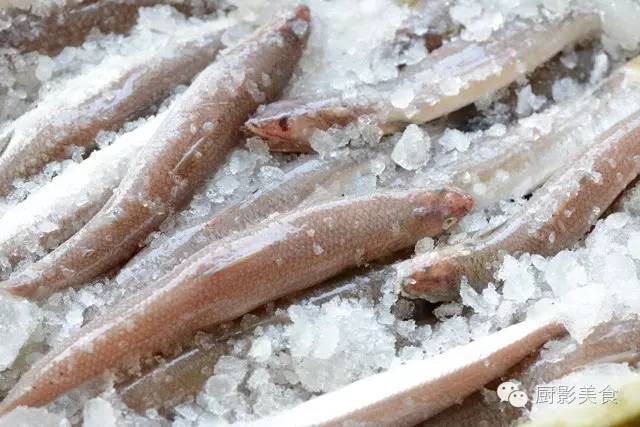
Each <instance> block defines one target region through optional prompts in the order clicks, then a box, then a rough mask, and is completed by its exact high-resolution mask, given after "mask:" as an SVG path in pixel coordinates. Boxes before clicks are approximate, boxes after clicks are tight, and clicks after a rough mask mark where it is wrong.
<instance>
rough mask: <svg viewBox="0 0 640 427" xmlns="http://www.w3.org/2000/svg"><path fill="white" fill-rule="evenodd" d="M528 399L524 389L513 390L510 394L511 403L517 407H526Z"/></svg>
mask: <svg viewBox="0 0 640 427" xmlns="http://www.w3.org/2000/svg"><path fill="white" fill-rule="evenodd" d="M528 401H529V398H528V397H527V394H526V393H525V392H524V391H522V390H516V391H512V392H511V394H510V395H509V403H511V406H515V407H516V408H524V406H525V405H526V404H527V402H528Z"/></svg>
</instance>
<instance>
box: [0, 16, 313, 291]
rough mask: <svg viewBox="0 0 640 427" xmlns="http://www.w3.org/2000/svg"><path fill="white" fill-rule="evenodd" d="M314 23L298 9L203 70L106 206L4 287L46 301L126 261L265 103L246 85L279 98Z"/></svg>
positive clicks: (188, 194) (217, 161) (218, 161)
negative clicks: (301, 25) (266, 81)
mask: <svg viewBox="0 0 640 427" xmlns="http://www.w3.org/2000/svg"><path fill="white" fill-rule="evenodd" d="M308 21H309V12H308V10H307V9H304V8H300V9H297V12H296V14H294V15H291V16H289V15H288V16H287V17H282V18H279V19H277V20H276V21H274V22H273V23H272V24H271V25H269V26H265V27H263V28H262V29H260V30H258V31H257V32H256V33H255V34H254V35H253V37H252V38H250V39H247V40H246V41H245V42H243V43H241V44H240V45H238V46H236V47H235V48H233V49H231V50H229V51H227V52H226V53H225V54H223V55H221V57H220V58H219V59H218V60H217V61H216V62H215V63H213V64H211V65H210V66H209V67H207V68H206V69H205V70H204V71H203V72H202V73H200V75H199V76H198V77H197V78H196V80H195V81H194V82H193V83H192V84H191V86H190V87H189V88H188V89H187V91H186V92H185V93H184V94H183V95H182V96H181V97H180V99H179V101H177V102H176V103H175V104H174V105H173V106H172V107H171V109H170V110H169V112H168V113H167V116H166V117H165V119H164V120H163V121H162V123H161V124H160V125H159V128H158V129H157V130H156V132H155V133H154V135H153V136H152V137H151V138H150V140H149V141H148V142H147V144H146V145H145V146H144V148H143V150H142V151H141V152H140V154H139V156H138V157H137V159H136V160H135V161H134V162H133V164H132V165H131V167H130V170H129V172H128V173H127V174H126V175H125V176H124V178H123V180H122V182H121V183H120V185H119V186H118V188H117V189H116V190H115V192H114V194H113V196H112V197H111V198H110V199H109V201H108V202H107V203H106V204H105V206H104V207H103V208H102V209H101V210H100V211H99V212H98V213H97V214H96V215H95V216H94V217H93V218H92V219H91V220H90V221H89V222H88V223H87V224H86V225H85V226H84V227H83V228H82V229H81V230H80V231H78V232H77V233H76V234H75V235H74V236H73V237H71V238H70V239H69V240H67V241H66V242H65V243H64V244H62V245H61V246H59V247H58V248H57V249H56V250H54V251H53V252H51V253H50V254H49V255H47V256H46V257H44V258H42V259H41V260H40V261H38V262H37V263H35V264H33V265H32V266H30V267H29V268H27V269H26V270H24V271H21V272H19V273H17V274H14V275H13V276H12V277H10V278H9V280H7V281H5V282H4V284H2V287H3V288H4V289H6V290H8V291H10V292H11V293H13V294H16V295H20V296H34V295H35V296H43V295H47V294H50V293H51V292H55V291H56V290H59V289H62V288H65V287H68V286H74V285H80V284H82V283H84V282H86V281H87V280H90V279H92V278H94V277H96V276H97V275H99V274H101V273H104V272H106V271H107V270H109V269H110V268H113V267H117V266H119V265H120V264H122V263H123V262H125V261H127V260H128V259H129V258H130V257H131V256H132V255H133V254H134V253H135V252H136V251H137V250H139V249H140V247H141V246H142V245H143V241H144V240H145V239H146V237H147V236H148V234H149V233H151V232H153V231H155V230H156V228H157V227H158V226H159V225H160V223H161V222H162V221H163V220H164V219H165V218H167V216H169V215H170V214H171V213H172V212H175V211H176V210H178V209H180V208H181V207H183V206H184V205H185V204H186V203H187V202H188V201H189V200H190V198H191V196H192V194H193V192H194V191H195V190H196V189H197V188H198V187H199V186H200V185H201V184H202V182H203V181H204V179H205V178H206V177H207V176H209V175H211V174H212V173H214V172H215V171H216V169H217V168H218V167H219V166H220V164H221V163H222V162H223V161H224V159H225V158H226V156H227V154H228V152H229V151H230V150H231V149H232V148H233V147H234V146H235V145H236V143H237V142H238V141H239V138H238V136H239V135H238V130H239V128H240V126H241V125H242V123H243V122H244V121H245V120H246V118H247V117H248V116H249V115H250V114H251V113H252V112H253V111H255V109H256V108H257V106H258V105H259V103H260V102H259V101H257V100H256V99H255V98H254V96H253V95H252V93H251V91H250V90H249V89H248V85H250V84H255V85H257V87H258V88H259V90H261V91H262V92H263V93H264V95H265V97H266V98H267V99H274V98H275V97H276V96H278V95H279V93H280V91H281V90H282V89H283V88H284V86H285V85H286V84H287V82H288V80H289V78H290V76H291V73H292V72H293V68H294V67H295V64H296V63H297V60H298V59H299V58H300V55H301V54H302V50H303V46H304V44H305V43H306V39H307V37H308V34H309V27H308V26H307V27H306V28H305V29H304V31H302V32H300V31H299V35H298V34H297V33H296V32H295V31H294V25H295V24H296V23H300V22H308ZM283 58H287V59H288V60H286V61H285V60H283ZM283 64H284V65H283ZM262 73H266V74H269V75H270V77H271V79H270V80H271V81H270V82H269V84H267V85H263V84H262V83H261V81H262ZM202 141H205V142H204V143H203V142H202ZM196 146H197V149H195V150H194V147H196Z"/></svg>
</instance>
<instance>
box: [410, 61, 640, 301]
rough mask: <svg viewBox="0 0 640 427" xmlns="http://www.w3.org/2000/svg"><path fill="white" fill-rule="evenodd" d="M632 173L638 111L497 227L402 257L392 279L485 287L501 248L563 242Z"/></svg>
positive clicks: (434, 291)
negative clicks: (471, 237) (465, 281)
mask: <svg viewBox="0 0 640 427" xmlns="http://www.w3.org/2000/svg"><path fill="white" fill-rule="evenodd" d="M636 66H637V65H636ZM638 173H640V111H638V112H636V113H634V114H631V115H630V116H629V117H628V118H626V119H625V120H622V121H621V122H619V123H618V124H617V125H615V126H613V127H612V128H611V129H609V130H608V131H607V132H605V133H604V134H603V135H601V136H600V137H599V138H598V140H597V141H596V142H595V143H594V144H593V145H592V146H591V147H589V148H588V149H587V150H586V151H585V152H584V153H583V154H582V155H581V156H579V157H578V158H577V159H574V160H573V161H572V162H571V163H570V164H568V165H567V166H566V167H565V169H564V170H560V171H558V172H557V173H556V174H555V175H554V176H552V177H551V178H550V179H549V181H547V182H546V183H545V184H544V186H543V187H542V188H540V189H539V190H537V191H536V192H535V193H534V195H533V197H532V198H531V199H530V200H529V202H527V204H526V205H525V206H524V207H523V209H522V211H521V212H520V213H518V214H516V215H514V216H513V217H512V218H510V219H509V220H508V221H507V222H506V223H504V224H502V225H501V226H499V227H498V228H497V229H496V230H494V231H491V232H489V233H487V234H486V235H484V236H481V237H480V238H478V239H476V240H472V241H467V242H462V243H459V244H456V245H453V246H447V247H444V248H442V249H438V250H436V251H434V252H431V253H428V254H424V255H420V256H417V257H415V258H413V259H411V260H408V261H406V262H404V263H402V264H401V265H400V266H399V267H398V279H399V285H400V287H401V290H402V292H403V294H405V295H406V296H408V297H410V298H423V299H427V300H429V301H432V302H436V301H450V300H452V299H455V298H457V297H458V295H459V285H460V282H461V280H462V279H463V278H466V279H467V280H468V282H469V284H470V285H471V286H472V287H473V288H475V289H476V290H477V291H481V290H482V289H484V287H485V286H486V285H487V283H489V282H490V281H492V280H493V274H494V273H495V272H496V271H497V269H498V268H499V266H500V265H501V263H502V259H503V258H504V256H505V255H506V254H511V255H513V256H516V257H517V256H519V255H521V254H523V253H531V254H540V255H543V256H551V255H555V254H556V253H558V252H559V251H561V250H563V249H567V248H570V247H571V246H572V245H574V244H575V243H577V242H578V241H579V240H580V239H581V238H582V237H583V236H584V235H585V233H587V232H588V231H589V229H590V228H591V227H592V226H593V224H595V221H596V220H597V219H598V217H600V215H601V214H603V213H604V212H605V210H606V209H607V207H608V206H609V205H610V204H611V203H613V201H614V200H615V199H616V197H617V196H618V195H619V194H620V193H621V192H622V191H623V190H624V189H625V188H626V186H627V185H628V184H629V183H630V182H631V181H632V180H633V179H635V178H636V176H637V175H638Z"/></svg>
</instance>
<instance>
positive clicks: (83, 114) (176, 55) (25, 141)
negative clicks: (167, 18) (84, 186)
mask: <svg viewBox="0 0 640 427" xmlns="http://www.w3.org/2000/svg"><path fill="white" fill-rule="evenodd" d="M212 27H213V30H212V31H206V30H205V31H202V32H200V31H197V33H196V34H195V36H191V35H188V36H185V37H184V38H183V37H181V36H176V40H172V41H171V42H170V43H169V44H168V45H167V46H164V47H163V49H160V48H157V49H156V50H155V51H151V52H149V53H141V54H140V55H132V56H131V57H126V58H124V59H122V63H118V64H117V65H114V64H110V63H108V62H107V63H106V64H101V65H104V66H113V67H114V69H113V70H111V73H110V75H106V74H105V73H104V72H100V71H99V70H98V71H96V70H94V73H96V75H93V74H89V75H88V76H87V75H81V76H79V77H77V78H75V79H73V80H71V81H70V82H68V83H67V86H65V87H64V88H63V89H61V90H60V91H59V92H53V93H51V94H50V95H49V96H47V97H45V99H43V100H42V101H41V102H40V103H39V104H38V106H37V107H36V108H34V109H33V110H31V111H29V112H27V113H26V114H24V115H23V116H21V117H19V118H18V119H17V120H16V121H15V122H14V123H12V124H11V126H10V127H9V128H8V129H7V131H6V136H4V134H3V139H5V140H6V144H7V145H6V148H5V150H4V152H3V153H2V154H1V155H0V195H6V194H7V193H8V192H10V191H11V190H12V184H13V182H14V180H16V179H18V178H28V177H30V176H32V175H35V174H37V173H39V172H41V171H42V169H43V168H44V166H45V165H46V164H47V163H49V162H53V161H59V160H64V159H68V158H71V156H72V154H73V150H74V149H75V148H88V147H91V146H93V144H94V138H95V137H96V135H97V134H98V133H99V132H100V131H101V130H114V129H118V128H120V126H121V125H122V124H123V123H124V122H126V121H127V120H131V119H134V118H136V117H137V116H140V115H141V114H144V113H145V112H146V111H148V109H149V107H152V106H153V105H154V104H155V103H157V102H159V101H161V100H163V99H164V98H166V97H167V96H168V95H169V94H170V92H171V90H172V89H173V88H175V87H176V86H178V85H181V84H186V83H189V81H191V79H192V78H193V77H194V76H195V75H196V74H197V73H199V72H200V71H201V70H202V69H203V68H205V67H206V66H207V65H208V64H209V63H210V62H211V61H212V60H213V59H214V57H215V55H216V53H217V52H218V50H219V49H220V48H221V47H222V45H221V42H220V33H221V31H220V30H219V29H218V27H217V26H216V25H214V24H212Z"/></svg>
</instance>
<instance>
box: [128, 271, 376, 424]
mask: <svg viewBox="0 0 640 427" xmlns="http://www.w3.org/2000/svg"><path fill="white" fill-rule="evenodd" d="M383 284H384V279H383V278H382V277H375V278H373V279H371V278H370V277H369V276H367V275H365V276H360V275H358V276H356V277H350V278H349V280H340V279H337V283H336V281H327V282H325V283H323V284H321V285H318V286H316V287H314V288H310V289H307V290H305V291H303V292H301V293H295V294H292V295H287V296H286V297H284V298H281V299H279V300H278V301H276V302H275V303H274V304H273V305H271V304H268V305H267V306H264V307H261V308H259V309H258V310H254V311H252V312H251V313H249V315H247V316H243V317H242V318H240V319H238V320H236V321H234V322H225V323H223V324H221V325H220V326H219V327H217V328H214V329H213V330H212V331H208V332H211V333H208V334H207V335H206V336H205V338H204V339H203V338H199V339H198V345H197V346H196V347H194V348H191V349H189V350H188V351H186V352H184V353H183V354H181V355H179V356H178V357H176V358H174V359H171V360H168V361H166V362H164V363H161V364H159V365H158V366H155V367H154V368H153V369H151V370H150V371H148V372H145V373H144V374H143V375H142V376H141V377H139V378H134V379H130V380H129V381H126V382H124V383H123V384H121V385H119V386H118V395H119V396H120V398H121V399H122V401H123V402H124V403H126V404H127V406H128V407H129V408H131V409H133V410H135V411H138V412H140V413H144V412H145V411H147V410H148V409H154V408H155V409H169V408H172V407H174V406H176V405H178V404H180V403H183V402H185V401H187V400H189V399H191V398H193V397H194V396H195V395H196V394H197V393H198V392H199V391H201V390H202V386H203V385H204V384H205V382H206V381H207V380H208V379H209V377H210V376H211V375H213V369H214V367H215V365H216V362H217V361H218V359H219V358H220V357H221V356H224V355H227V354H230V352H231V351H232V350H233V346H234V344H235V343H236V340H237V339H238V338H242V337H246V336H248V335H249V334H253V332H254V330H255V328H256V327H258V326H260V327H262V328H267V327H269V326H273V325H280V324H287V323H289V322H290V321H291V320H290V318H289V315H288V313H287V312H286V309H287V307H289V306H291V305H293V304H296V305H303V304H313V305H318V306H319V305H321V304H324V303H325V302H327V301H329V300H332V299H334V298H335V297H340V298H342V299H349V298H363V297H366V298H370V299H371V300H374V299H377V298H380V297H381V295H382V289H381V288H382V286H383Z"/></svg>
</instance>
